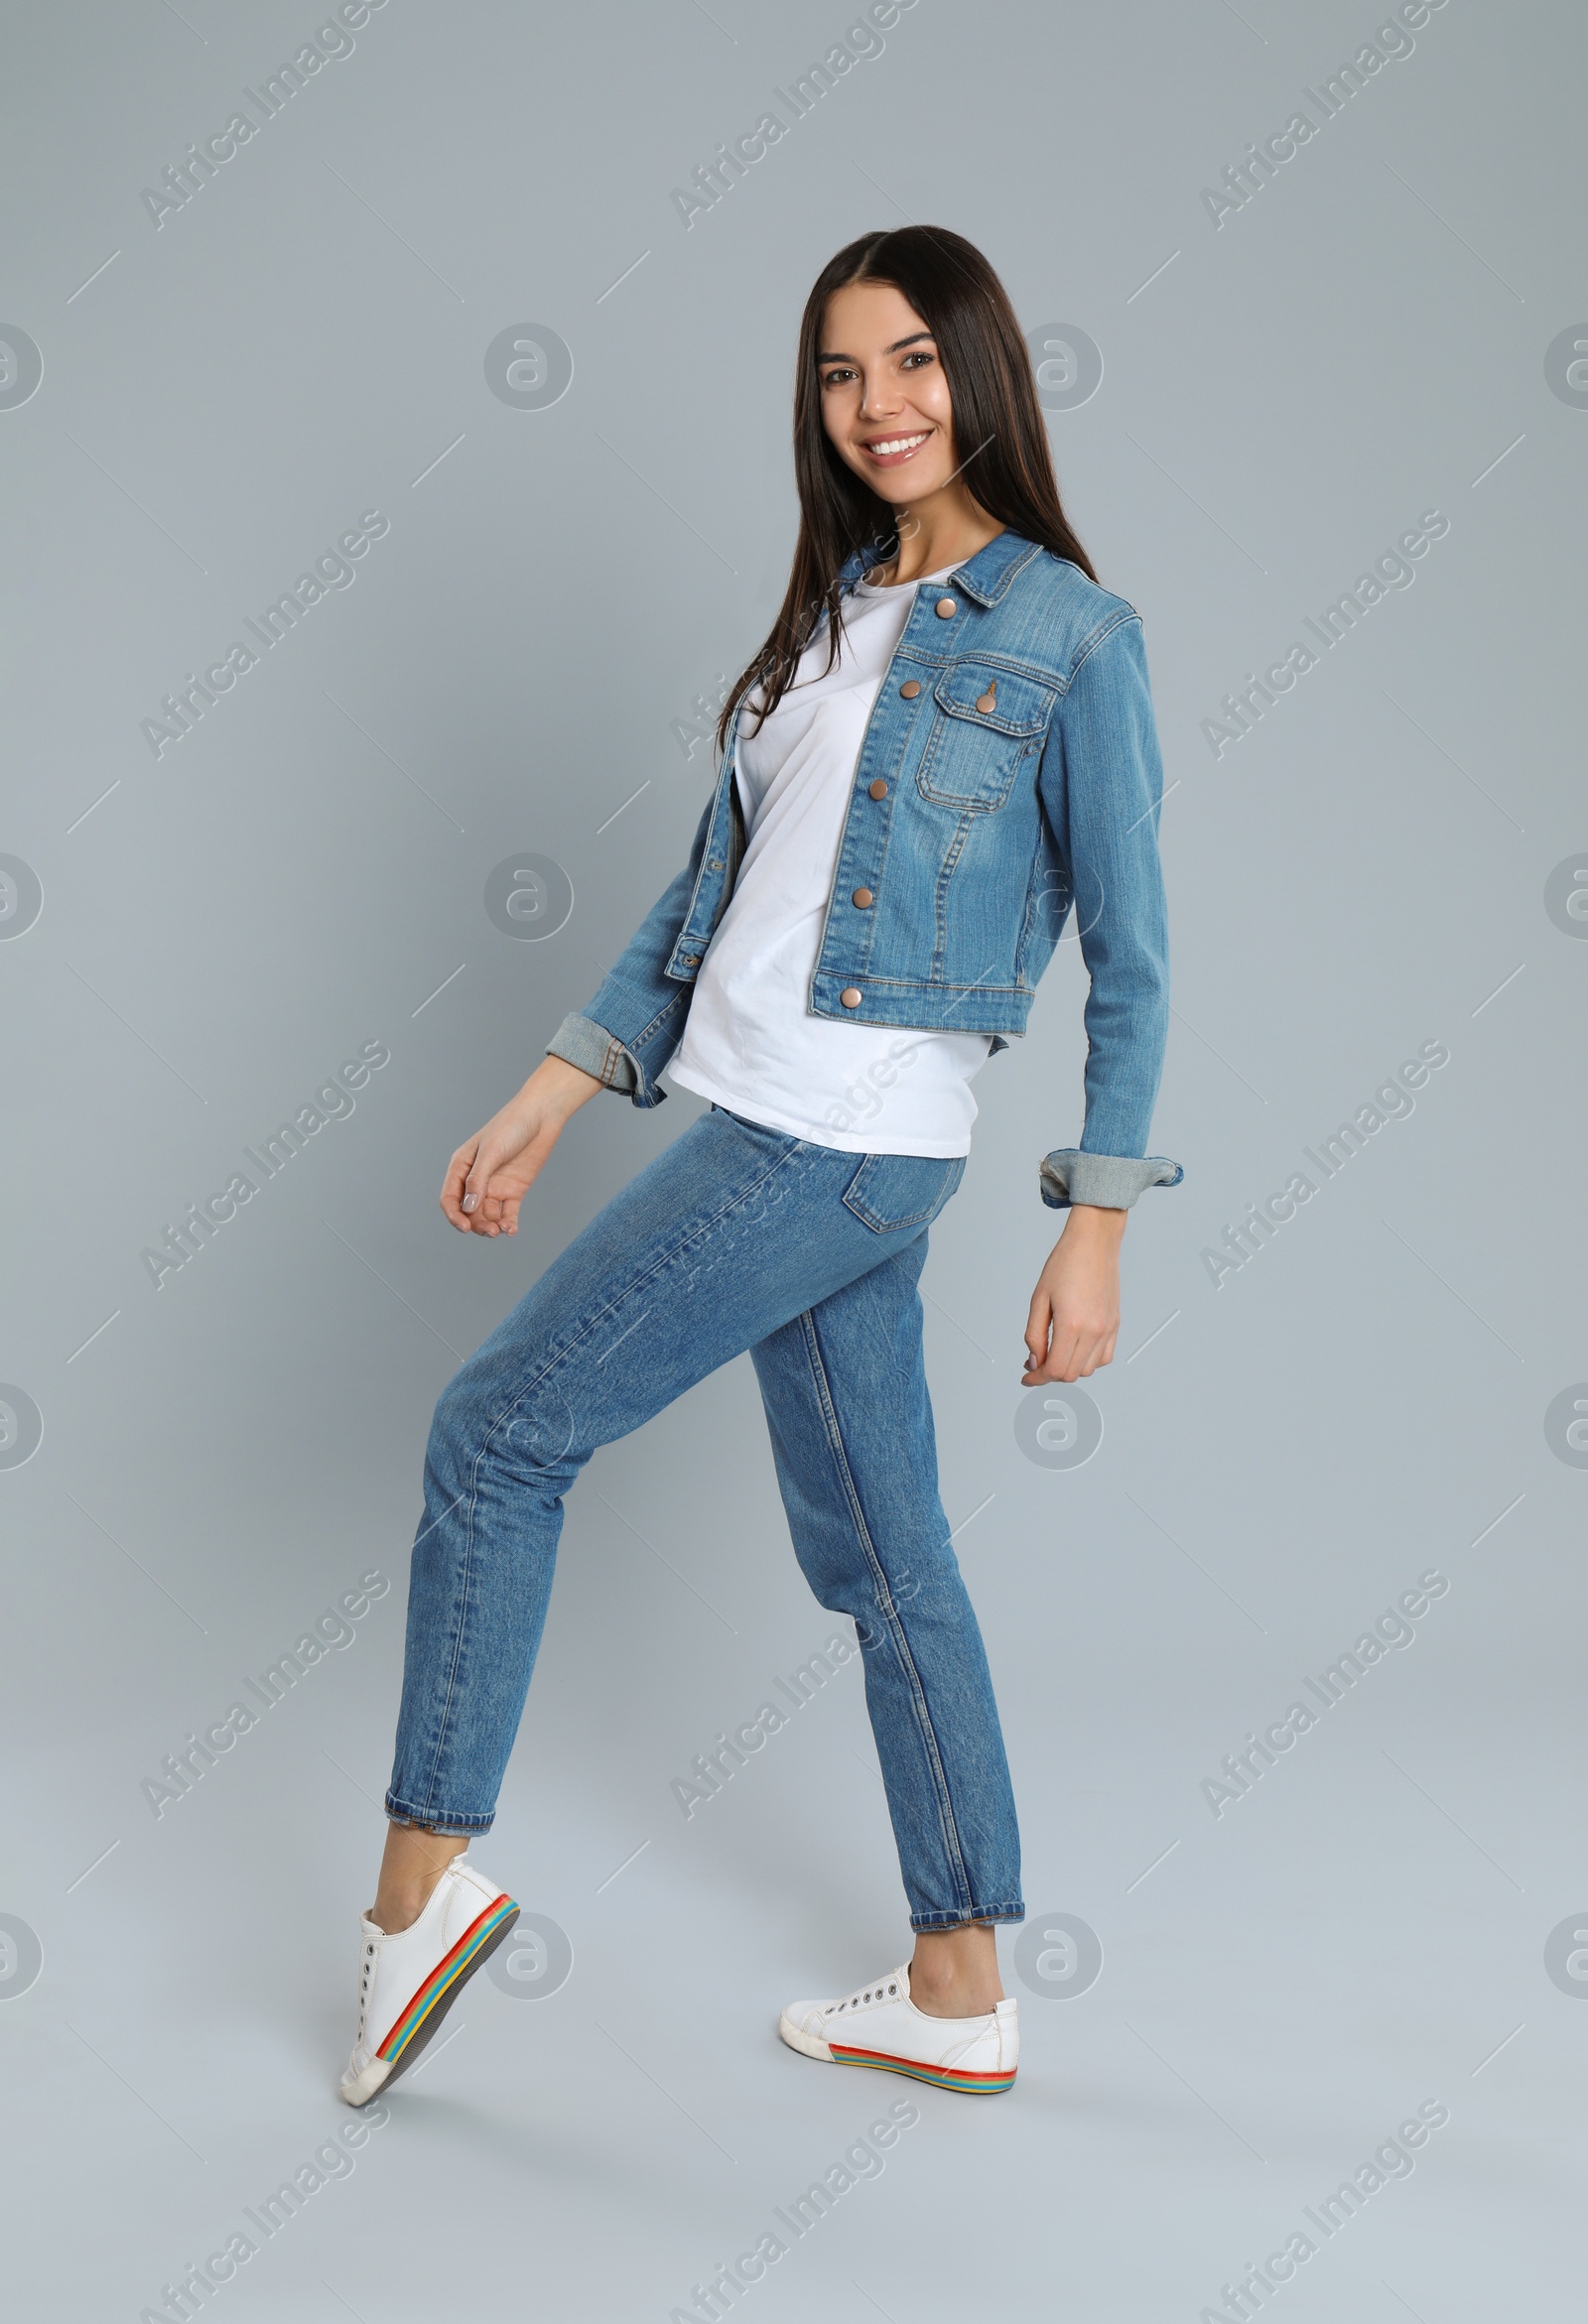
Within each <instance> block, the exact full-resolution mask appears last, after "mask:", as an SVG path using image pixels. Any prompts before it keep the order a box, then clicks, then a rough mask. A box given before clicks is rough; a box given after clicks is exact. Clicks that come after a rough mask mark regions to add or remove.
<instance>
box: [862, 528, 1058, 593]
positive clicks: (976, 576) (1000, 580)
mask: <svg viewBox="0 0 1588 2324" xmlns="http://www.w3.org/2000/svg"><path fill="white" fill-rule="evenodd" d="M876 546H877V545H876V543H875V542H872V543H870V544H869V545H868V546H867V547H866V548H864V549H857V550H856V551H855V552H854V554H853V555H852V556H849V557H847V558H846V559H845V560H844V565H843V568H842V570H841V572H840V574H839V581H840V585H841V586H842V587H843V588H845V589H846V590H847V589H851V588H853V587H854V585H855V583H856V582H857V581H859V580H860V576H861V575H862V574H864V573H868V572H869V571H870V569H871V567H872V566H873V565H874V564H875V563H876V557H875V549H876ZM1041 554H1042V550H1041V547H1040V545H1039V544H1038V543H1037V542H1035V541H1028V540H1026V539H1025V537H1024V535H1023V534H1020V533H1012V532H1008V531H1004V532H1001V533H998V534H996V535H995V536H994V537H993V539H992V540H991V541H989V542H988V544H987V546H986V548H985V549H978V551H977V553H976V555H975V556H974V557H972V558H969V559H967V561H966V563H965V564H964V565H957V566H956V567H955V569H954V572H953V574H952V575H951V576H950V579H951V580H952V581H954V582H955V583H956V584H957V586H959V587H960V588H962V589H963V590H964V591H965V593H966V595H967V596H968V597H970V598H973V599H974V600H975V602H976V603H977V604H978V605H982V606H987V605H995V604H996V603H997V602H998V599H999V598H1000V597H1001V596H1002V595H1003V594H1004V592H1005V590H1006V589H1007V588H1008V587H1009V584H1010V583H1011V581H1013V580H1014V577H1015V575H1016V574H1017V573H1021V572H1023V571H1024V569H1025V567H1026V566H1027V565H1029V564H1030V562H1031V560H1032V558H1033V557H1040V556H1041Z"/></svg>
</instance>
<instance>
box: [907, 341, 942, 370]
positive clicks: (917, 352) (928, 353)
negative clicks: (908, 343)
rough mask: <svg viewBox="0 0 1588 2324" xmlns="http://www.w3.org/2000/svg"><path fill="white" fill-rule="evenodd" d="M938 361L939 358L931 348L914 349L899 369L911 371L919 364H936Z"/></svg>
mask: <svg viewBox="0 0 1588 2324" xmlns="http://www.w3.org/2000/svg"><path fill="white" fill-rule="evenodd" d="M936 361H937V357H936V356H935V355H934V354H933V352H932V350H931V348H930V347H912V348H911V349H910V352H909V353H908V354H907V355H906V356H905V358H904V360H903V362H902V363H901V364H900V365H899V369H900V370H901V371H909V370H912V369H913V368H914V367H915V366H916V365H917V364H919V363H935V362H936Z"/></svg>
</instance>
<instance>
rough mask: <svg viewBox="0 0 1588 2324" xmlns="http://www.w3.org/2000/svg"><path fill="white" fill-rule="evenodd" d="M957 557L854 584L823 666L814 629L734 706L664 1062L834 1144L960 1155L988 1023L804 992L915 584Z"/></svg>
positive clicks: (688, 1079) (696, 1087) (965, 1146)
mask: <svg viewBox="0 0 1588 2324" xmlns="http://www.w3.org/2000/svg"><path fill="white" fill-rule="evenodd" d="M953 570H954V569H953V568H952V567H950V568H947V569H945V571H944V572H942V573H938V574H925V575H923V576H922V577H921V579H920V580H919V581H907V582H905V583H904V584H903V585H902V586H900V585H897V584H895V585H894V586H892V587H886V588H883V587H875V586H873V585H872V584H871V583H870V582H868V581H860V582H859V583H858V584H857V586H856V587H855V589H854V591H853V593H852V594H851V595H850V596H849V597H847V598H846V599H845V601H844V618H843V627H842V633H841V652H840V657H839V660H838V661H837V663H836V664H835V665H834V667H833V669H832V670H831V671H826V672H825V674H824V664H825V662H826V659H827V636H826V632H825V630H824V632H823V633H822V635H821V636H820V637H819V638H818V639H817V641H816V642H815V643H814V644H813V645H811V646H810V647H808V648H807V650H806V652H805V654H804V655H803V656H802V657H801V660H800V664H799V668H798V670H797V671H796V673H795V682H794V684H793V686H791V687H790V689H789V691H788V693H787V694H786V695H785V696H784V697H783V700H782V701H781V702H780V703H779V704H778V706H777V709H776V710H774V711H773V712H772V714H771V716H770V717H769V718H767V719H765V720H764V721H763V722H760V723H757V721H756V718H755V716H754V714H753V709H754V698H752V700H751V704H750V705H749V706H746V710H745V712H744V714H743V716H742V717H741V718H740V720H739V727H740V733H739V740H738V745H737V749H736V751H735V754H734V779H735V781H736V782H737V785H738V792H739V799H740V802H741V804H742V806H743V809H744V825H745V831H746V833H747V835H748V845H747V847H746V849H745V853H744V859H743V861H742V863H741V864H740V866H739V872H738V878H737V880H736V882H735V884H734V888H733V893H732V896H731V898H730V899H729V902H728V910H727V911H726V912H725V913H724V915H723V918H722V920H721V922H720V923H719V925H718V929H717V933H716V935H715V936H714V937H713V939H712V942H711V945H710V946H709V948H708V950H707V953H706V957H705V959H704V961H703V962H702V964H701V968H700V972H699V974H698V976H697V977H696V980H695V992H694V997H693V998H692V1000H691V1002H690V1009H689V1018H688V1022H687V1024H686V1026H685V1029H684V1038H683V1040H682V1042H681V1043H680V1044H679V1047H678V1050H677V1053H676V1055H675V1056H674V1059H673V1062H672V1064H671V1065H670V1066H668V1067H667V1069H666V1071H667V1077H668V1079H669V1080H670V1081H672V1082H675V1083H677V1084H678V1086H679V1087H680V1088H681V1089H685V1090H692V1091H694V1093H695V1094H696V1096H697V1097H710V1098H711V1099H713V1101H714V1102H715V1103H717V1104H718V1105H724V1106H727V1107H728V1109H729V1110H730V1111H731V1112H734V1113H742V1114H743V1115H745V1116H746V1117H747V1118H748V1119H749V1120H751V1121H759V1122H764V1123H766V1124H767V1126H768V1127H769V1128H772V1129H780V1130H786V1131H788V1132H789V1133H790V1134H791V1135H793V1136H795V1137H799V1138H805V1139H808V1140H809V1141H810V1142H811V1143H812V1144H813V1145H818V1146H835V1147H837V1148H839V1149H840V1151H842V1152H846V1153H854V1154H923V1155H942V1156H944V1157H948V1156H951V1155H955V1154H967V1153H969V1152H970V1149H971V1124H972V1122H973V1121H975V1119H976V1112H977V1106H976V1099H975V1098H974V1097H972V1095H971V1077H972V1076H973V1075H974V1074H975V1073H976V1072H977V1070H978V1069H979V1068H980V1067H981V1066H982V1065H983V1064H984V1063H985V1062H986V1059H987V1056H988V1052H989V1049H990V1047H991V1043H990V1041H989V1038H988V1036H987V1035H986V1034H985V1033H938V1032H923V1031H918V1030H915V1029H913V1028H896V1027H889V1026H886V1025H859V1024H855V1025H852V1024H845V1023H844V1022H842V1020H840V1019H836V1018H832V1017H818V1016H813V1015H812V1014H811V1013H810V1005H809V1003H810V984H811V977H812V975H813V974H814V972H815V968H816V959H817V954H818V952H819V951H820V949H821V941H822V930H823V925H824V923H825V921H826V917H827V905H828V897H829V895H830V894H831V892H832V887H833V875H834V872H835V870H836V868H837V864H838V854H839V847H840V845H841V843H842V841H843V837H844V824H845V819H846V817H847V816H848V813H849V806H850V796H851V792H852V790H853V787H854V781H855V768H856V763H857V761H858V760H859V758H860V745H861V743H862V742H863V741H864V739H865V729H866V726H867V724H868V722H869V719H870V715H871V710H872V707H873V705H874V704H875V701H876V697H877V693H878V690H879V689H880V687H881V683H882V679H883V677H884V675H885V674H886V671H887V666H888V664H889V662H890V661H891V660H892V658H893V653H894V649H895V648H896V646H897V645H898V642H899V639H900V637H901V636H902V635H903V633H904V625H905V623H906V621H907V620H908V619H909V615H910V609H911V606H912V605H913V603H914V601H915V593H916V591H917V589H922V588H928V587H938V586H940V585H941V584H942V582H943V581H946V580H947V579H948V575H949V573H950V572H952V571H953Z"/></svg>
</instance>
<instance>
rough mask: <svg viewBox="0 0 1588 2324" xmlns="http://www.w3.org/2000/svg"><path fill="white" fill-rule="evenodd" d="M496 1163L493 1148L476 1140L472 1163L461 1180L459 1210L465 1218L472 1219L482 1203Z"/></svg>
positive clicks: (483, 1141) (481, 1140)
mask: <svg viewBox="0 0 1588 2324" xmlns="http://www.w3.org/2000/svg"><path fill="white" fill-rule="evenodd" d="M496 1163H497V1155H496V1151H495V1148H494V1147H493V1146H489V1145H487V1144H486V1142H485V1140H484V1139H483V1138H480V1139H478V1140H477V1141H476V1143H475V1147H474V1158H473V1161H472V1163H471V1164H470V1165H469V1169H468V1173H467V1175H466V1177H465V1178H464V1180H463V1201H462V1202H461V1203H460V1204H459V1209H460V1210H461V1211H462V1212H463V1215H464V1217H465V1218H472V1217H473V1215H474V1213H475V1212H476V1211H477V1210H478V1209H479V1206H480V1204H481V1203H482V1202H483V1201H484V1199H485V1190H486V1188H487V1187H488V1186H489V1184H490V1174H491V1172H492V1171H493V1170H494V1169H495V1167H496Z"/></svg>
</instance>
